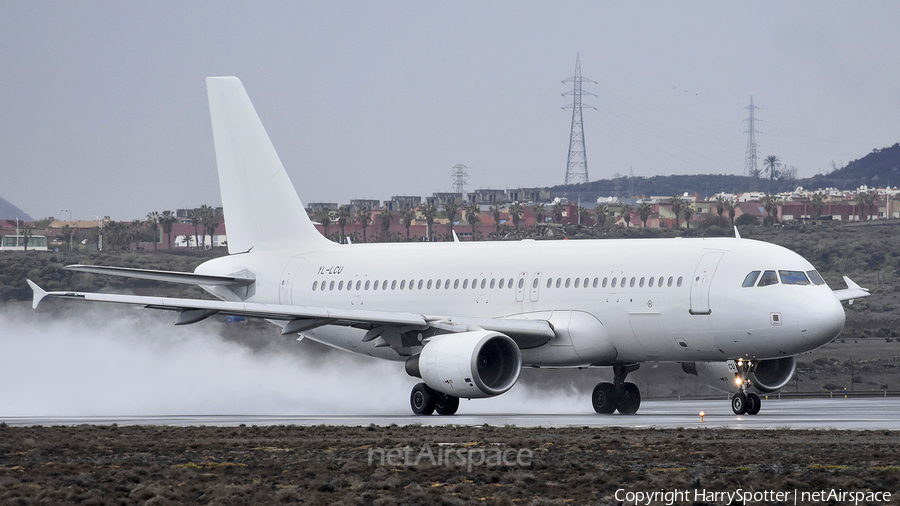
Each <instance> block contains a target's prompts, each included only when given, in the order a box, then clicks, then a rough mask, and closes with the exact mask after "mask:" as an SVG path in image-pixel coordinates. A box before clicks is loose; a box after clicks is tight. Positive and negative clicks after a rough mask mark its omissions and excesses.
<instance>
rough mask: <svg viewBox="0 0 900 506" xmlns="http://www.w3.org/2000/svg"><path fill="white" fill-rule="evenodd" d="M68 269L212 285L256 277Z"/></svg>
mask: <svg viewBox="0 0 900 506" xmlns="http://www.w3.org/2000/svg"><path fill="white" fill-rule="evenodd" d="M65 269H66V270H67V271H78V272H89V273H91V274H105V275H107V276H123V277H127V278H140V279H152V280H155V281H168V282H169V283H186V284H191V285H208V286H209V285H212V286H220V285H222V286H246V285H252V284H253V283H254V282H255V281H256V278H255V277H254V276H252V275H245V276H241V275H238V274H233V275H231V276H213V275H209V274H196V273H193V272H173V271H157V270H151V269H128V268H126V267H106V266H102V265H67V266H66V267H65Z"/></svg>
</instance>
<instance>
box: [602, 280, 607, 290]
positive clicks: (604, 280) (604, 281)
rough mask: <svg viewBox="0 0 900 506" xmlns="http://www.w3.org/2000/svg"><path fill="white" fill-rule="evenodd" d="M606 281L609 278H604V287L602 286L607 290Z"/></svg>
mask: <svg viewBox="0 0 900 506" xmlns="http://www.w3.org/2000/svg"><path fill="white" fill-rule="evenodd" d="M606 280H607V278H603V285H602V286H603V288H606Z"/></svg>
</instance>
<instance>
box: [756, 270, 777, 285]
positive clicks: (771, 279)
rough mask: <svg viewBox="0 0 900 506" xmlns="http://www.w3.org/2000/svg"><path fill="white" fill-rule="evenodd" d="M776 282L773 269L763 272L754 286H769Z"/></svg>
mask: <svg viewBox="0 0 900 506" xmlns="http://www.w3.org/2000/svg"><path fill="white" fill-rule="evenodd" d="M777 284H778V275H776V274H775V271H766V272H764V273H763V275H762V277H761V278H760V279H759V284H758V285H756V286H769V285H777Z"/></svg>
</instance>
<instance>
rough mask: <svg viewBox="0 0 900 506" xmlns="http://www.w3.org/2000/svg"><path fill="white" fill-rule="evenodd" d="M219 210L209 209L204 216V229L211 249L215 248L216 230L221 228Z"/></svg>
mask: <svg viewBox="0 0 900 506" xmlns="http://www.w3.org/2000/svg"><path fill="white" fill-rule="evenodd" d="M219 218H220V216H219V210H218V209H216V208H215V207H207V208H206V213H205V215H204V216H203V228H204V230H205V231H206V235H208V236H209V247H210V249H212V247H213V237H215V235H216V229H217V228H219Z"/></svg>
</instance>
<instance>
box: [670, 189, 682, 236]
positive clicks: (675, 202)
mask: <svg viewBox="0 0 900 506" xmlns="http://www.w3.org/2000/svg"><path fill="white" fill-rule="evenodd" d="M669 203H670V204H672V214H674V215H675V228H676V229H677V228H678V216H679V215H680V214H681V209H682V206H684V201H683V200H681V195H672V196H671V197H670V198H669Z"/></svg>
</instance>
